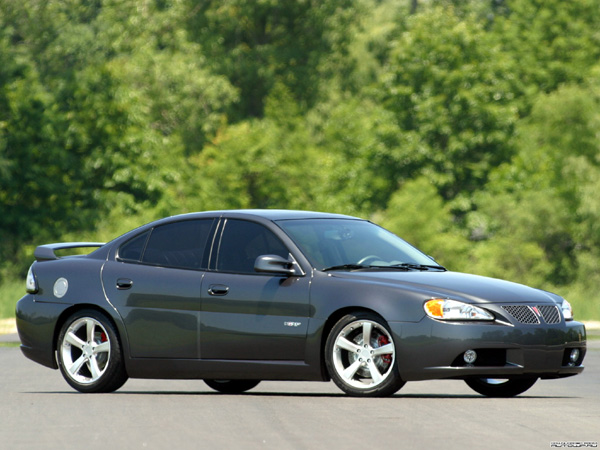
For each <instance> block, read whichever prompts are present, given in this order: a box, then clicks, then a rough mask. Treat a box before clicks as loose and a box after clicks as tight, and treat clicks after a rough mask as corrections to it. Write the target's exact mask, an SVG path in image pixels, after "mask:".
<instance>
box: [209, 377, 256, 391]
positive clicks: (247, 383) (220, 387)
mask: <svg viewBox="0 0 600 450" xmlns="http://www.w3.org/2000/svg"><path fill="white" fill-rule="evenodd" d="M204 382H205V383H206V384H207V385H208V386H209V387H211V388H212V389H214V390H215V391H218V392H222V393H223V394H241V393H242V392H246V391H249V390H250V389H252V388H254V387H256V386H257V385H258V383H260V380H204Z"/></svg>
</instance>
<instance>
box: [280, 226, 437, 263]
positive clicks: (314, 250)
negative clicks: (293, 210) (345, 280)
mask: <svg viewBox="0 0 600 450" xmlns="http://www.w3.org/2000/svg"><path fill="white" fill-rule="evenodd" d="M277 224H278V225H279V226H280V227H281V228H282V229H283V230H284V231H285V232H286V233H287V234H288V235H289V236H290V237H291V238H292V239H293V240H294V242H295V243H296V245H298V247H299V248H300V250H302V252H303V253H304V255H305V256H306V257H307V258H308V260H309V261H310V263H311V264H312V265H313V267H315V268H316V269H319V270H323V269H332V268H338V267H340V268H341V267H342V266H357V267H347V268H350V269H352V268H359V267H358V266H365V267H370V266H375V267H393V266H401V265H403V264H411V265H413V264H414V265H423V266H428V265H429V266H437V263H436V262H435V261H434V260H433V259H431V258H430V257H428V256H427V255H425V254H423V253H421V252H420V251H419V250H417V249H416V248H414V247H413V246H412V245H410V244H408V243H407V242H406V241H403V240H402V239H400V238H399V237H398V236H396V235H394V234H392V233H390V232H389V231H387V230H385V229H383V228H381V227H380V226H378V225H375V224H373V223H371V222H368V221H365V220H359V219H355V220H354V219H308V220H280V221H278V222H277Z"/></svg>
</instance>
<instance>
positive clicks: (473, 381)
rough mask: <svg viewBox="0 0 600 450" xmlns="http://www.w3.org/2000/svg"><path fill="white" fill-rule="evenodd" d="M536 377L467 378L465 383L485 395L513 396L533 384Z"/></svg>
mask: <svg viewBox="0 0 600 450" xmlns="http://www.w3.org/2000/svg"><path fill="white" fill-rule="evenodd" d="M536 381H537V378H516V379H494V378H468V379H466V380H465V383H467V385H468V386H469V387H470V388H471V389H473V390H474V391H475V392H477V393H479V394H481V395H485V396H486V397H515V396H516V395H519V394H522V393H523V392H525V391H526V390H527V389H529V388H530V387H531V386H533V385H534V384H535V382H536Z"/></svg>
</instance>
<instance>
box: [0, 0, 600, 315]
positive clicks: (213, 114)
mask: <svg viewBox="0 0 600 450" xmlns="http://www.w3.org/2000/svg"><path fill="white" fill-rule="evenodd" d="M599 29H600V8H598V7H597V2H596V1H595V0H576V1H571V2H563V1H560V0H545V1H542V0H518V1H517V0H489V1H483V2H482V1H478V0H460V1H459V0H454V1H453V0H431V1H427V2H425V1H421V2H418V1H414V0H413V1H409V0H406V1H405V2H398V1H395V0H352V1H351V0H341V1H340V0H303V1H301V0H294V1H283V0H261V1H248V0H219V1H216V0H215V1H213V0H206V1H200V2H198V1H195V0H135V1H123V0H95V1H92V2H90V1H83V0H63V1H57V2H47V1H45V0H26V1H20V2H18V1H16V0H6V1H4V2H2V3H0V180H1V184H0V205H1V214H0V257H1V258H2V261H3V263H2V269H1V270H0V274H1V275H0V276H3V277H4V278H6V277H7V276H8V275H10V274H13V273H15V272H19V273H21V272H22V271H23V270H25V269H26V267H27V264H29V262H30V260H31V251H32V249H33V247H34V246H35V245H37V244H39V243H43V242H47V241H53V240H67V239H73V240H80V239H84V238H89V239H93V240H97V239H110V238H112V237H114V236H116V235H118V234H119V233H122V232H124V231H127V230H128V229H130V228H131V227H133V226H135V225H137V224H140V223H141V222H144V221H149V220H152V219H154V218H157V217H162V216H165V215H168V214H175V213H180V212H187V211H196V210H206V209H225V208H247V207H258V208H298V209H315V210H326V211H333V212H340V213H347V214H354V215H359V216H362V217H366V218H371V219H373V220H375V221H377V222H379V223H382V224H383V225H385V226H387V227H388V228H390V229H392V230H393V231H395V232H397V233H398V234H399V235H401V236H403V237H404V238H406V239H407V240H408V241H410V242H412V243H414V244H416V245H417V246H419V247H420V248H421V249H423V250H424V251H426V252H427V253H429V254H432V255H434V256H435V257H436V258H437V259H438V260H439V261H440V263H442V264H444V265H446V266H447V267H449V268H451V269H454V270H466V271H470V272H475V273H481V274H485V275H491V276H496V277H502V278H508V279H511V280H514V281H518V282H524V283H527V284H531V285H534V286H538V287H541V288H545V289H551V290H555V291H557V292H559V293H561V294H563V295H565V296H568V297H569V299H570V300H573V302H574V303H575V304H576V306H577V308H578V309H579V310H580V311H581V312H582V313H583V315H584V316H586V317H588V318H592V317H595V318H600V300H599V299H598V295H597V294H596V292H595V287H596V286H597V284H598V282H599V281H600V270H598V269H599V267H598V261H599V260H600V250H599V249H600V228H599V227H600V225H598V224H599V223H600V202H598V200H597V199H598V194H599V193H600V181H599V180H600V134H599V133H598V130H599V129H600V127H599V125H600V64H599V63H598V61H600V34H599V33H598V31H597V30H599ZM0 282H1V280H0Z"/></svg>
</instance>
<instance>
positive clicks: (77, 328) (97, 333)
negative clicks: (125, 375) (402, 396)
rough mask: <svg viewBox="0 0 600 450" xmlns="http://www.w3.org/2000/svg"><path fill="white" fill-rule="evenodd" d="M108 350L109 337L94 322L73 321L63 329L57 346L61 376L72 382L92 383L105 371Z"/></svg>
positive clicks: (109, 344) (95, 321)
mask: <svg viewBox="0 0 600 450" xmlns="http://www.w3.org/2000/svg"><path fill="white" fill-rule="evenodd" d="M110 349H111V343H110V338H109V334H108V333H107V331H106V329H105V328H104V326H103V325H102V324H101V323H100V322H99V321H98V320H96V319H94V318H91V317H82V318H80V319H77V320H76V321H74V322H73V323H72V324H71V325H70V326H69V328H68V329H67V330H66V332H65V333H64V337H63V339H62V342H61V344H60V358H61V359H62V363H63V365H64V368H65V371H64V373H66V375H67V376H68V377H69V378H71V379H72V380H73V381H75V382H76V383H80V384H91V383H95V382H96V381H98V380H99V379H100V378H101V377H102V375H104V372H105V371H106V369H107V368H108V362H109V361H110Z"/></svg>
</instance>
